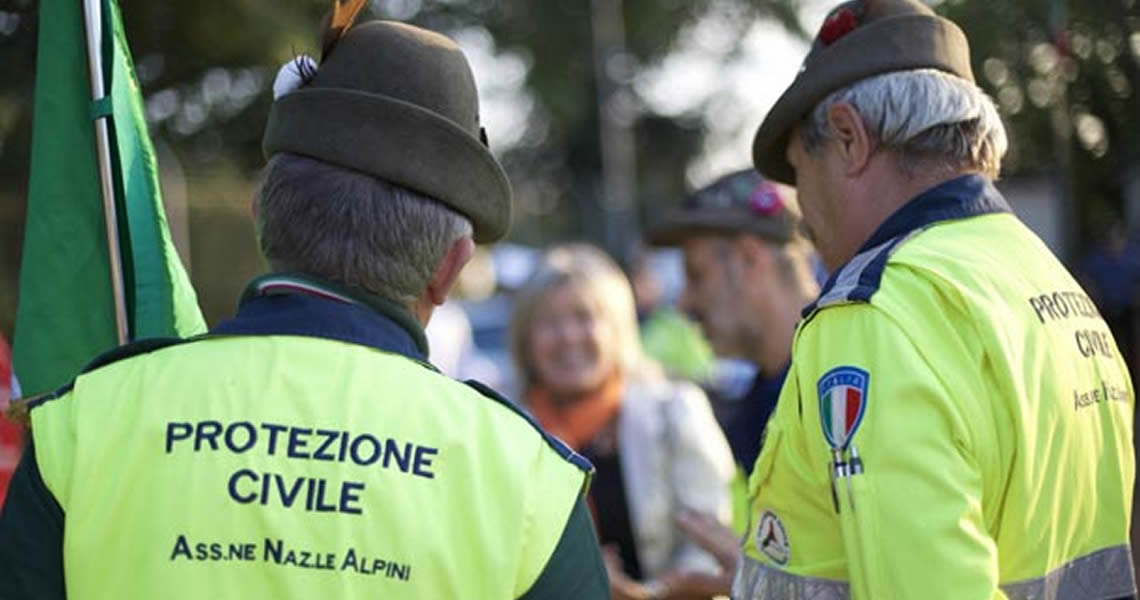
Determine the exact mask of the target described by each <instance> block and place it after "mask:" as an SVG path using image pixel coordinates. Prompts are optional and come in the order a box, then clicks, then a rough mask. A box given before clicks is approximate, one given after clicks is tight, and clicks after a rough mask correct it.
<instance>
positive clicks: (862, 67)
mask: <svg viewBox="0 0 1140 600" xmlns="http://www.w3.org/2000/svg"><path fill="white" fill-rule="evenodd" d="M911 69H938V70H940V71H945V72H947V73H950V74H952V75H956V76H958V77H961V78H963V79H966V80H968V81H970V82H973V81H974V73H973V71H972V70H971V68H970V46H969V44H968V42H967V41H966V35H965V34H964V33H962V30H961V29H959V28H958V26H957V25H955V24H954V22H953V21H950V20H948V19H944V18H942V17H939V16H938V15H936V14H934V12H933V11H931V10H930V9H929V8H927V7H926V6H925V5H924V4H922V3H921V2H918V1H917V0H853V1H852V2H845V3H843V4H840V5H839V6H837V7H836V8H835V9H834V10H832V11H831V13H830V14H828V16H827V19H825V20H824V22H823V26H821V27H820V30H819V33H818V34H816V37H815V42H814V43H813V44H812V48H811V51H810V52H808V55H807V59H805V60H804V64H803V66H802V67H801V68H800V72H799V74H798V75H797V76H796V79H795V80H794V81H792V85H791V86H789V87H788V89H787V90H785V91H784V95H783V96H780V99H779V100H777V101H776V105H775V106H774V107H772V110H771V111H769V112H768V115H767V116H766V117H765V118H764V122H763V123H762V124H761V125H760V129H759V131H757V132H756V139H755V140H754V141H753V143H752V159H753V161H754V162H755V164H756V168H757V169H759V170H760V172H761V173H763V174H764V175H765V176H766V177H768V178H770V179H773V180H775V181H780V182H783V183H787V184H794V183H795V176H796V174H795V170H794V169H792V166H791V165H790V164H788V161H787V158H786V156H785V152H786V150H787V145H788V141H789V139H790V136H791V132H792V128H793V127H796V126H797V125H798V124H799V123H800V121H801V120H802V119H803V118H804V117H805V116H807V114H808V113H809V112H810V111H811V110H812V109H814V108H815V106H816V105H817V104H819V103H820V102H821V101H823V100H824V99H825V98H827V96H828V95H830V94H831V93H832V92H835V91H837V90H839V89H840V88H843V87H845V86H847V85H850V84H852V83H855V82H857V81H860V80H863V79H867V78H869V77H874V76H875V75H881V74H883V73H890V72H892V71H907V70H911Z"/></svg>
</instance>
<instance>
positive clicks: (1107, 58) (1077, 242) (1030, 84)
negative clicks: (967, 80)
mask: <svg viewBox="0 0 1140 600" xmlns="http://www.w3.org/2000/svg"><path fill="white" fill-rule="evenodd" d="M939 10H940V11H941V12H942V13H944V14H945V15H946V16H948V17H950V18H952V19H954V20H955V21H957V22H958V23H960V24H961V25H962V27H963V29H965V30H966V32H967V34H968V35H969V37H970V45H971V49H972V51H973V60H974V73H975V75H976V76H977V78H978V83H979V85H981V86H982V87H983V88H985V89H986V90H987V91H988V92H989V93H990V94H991V95H992V96H993V97H994V98H995V99H996V100H997V102H998V106H999V108H1000V109H1001V112H1002V115H1003V117H1004V118H1005V119H1006V122H1007V123H1008V125H1009V128H1010V134H1011V135H1010V137H1011V142H1012V143H1011V149H1010V154H1009V155H1008V157H1007V159H1006V169H1005V170H1006V172H1009V173H1015V174H1016V173H1026V172H1031V173H1042V174H1047V175H1049V176H1052V177H1055V178H1057V180H1058V181H1057V183H1058V186H1059V188H1060V189H1061V190H1063V192H1064V193H1065V196H1066V198H1065V200H1066V203H1065V207H1064V211H1065V216H1066V217H1067V219H1066V221H1067V222H1066V226H1067V227H1069V228H1070V230H1069V231H1068V232H1067V234H1068V237H1069V240H1068V241H1069V247H1068V250H1069V252H1068V253H1067V254H1068V257H1070V258H1074V257H1075V256H1077V255H1078V254H1077V253H1078V252H1079V251H1080V250H1082V249H1083V246H1085V245H1087V243H1088V242H1089V241H1092V240H1093V236H1095V235H1097V234H1098V233H1099V232H1101V231H1103V229H1104V227H1105V225H1106V223H1105V220H1106V219H1109V218H1120V217H1121V216H1122V215H1123V214H1124V213H1125V212H1126V207H1125V206H1124V202H1125V198H1126V196H1127V195H1128V194H1130V193H1136V192H1135V191H1130V190H1131V186H1134V185H1136V184H1135V181H1134V180H1135V178H1136V177H1137V169H1138V167H1140V162H1138V161H1140V129H1138V126H1140V63H1138V57H1140V7H1138V6H1137V2H1136V0H1101V1H1097V2H1075V1H1071V0H1047V1H1045V2H1040V1H1037V0H1016V1H1010V2H963V1H961V0H950V1H947V2H945V3H942V4H941V5H940V6H939Z"/></svg>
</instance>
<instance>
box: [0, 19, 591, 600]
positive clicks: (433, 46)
mask: <svg viewBox="0 0 1140 600" xmlns="http://www.w3.org/2000/svg"><path fill="white" fill-rule="evenodd" d="M344 4H346V3H345V2H338V10H343V5H344ZM358 4H362V3H358ZM351 20H352V19H351V17H348V18H345V17H344V16H343V15H338V14H337V11H334V15H333V18H332V20H331V23H330V25H329V29H328V31H327V35H326V40H325V44H324V51H323V56H322V59H321V61H320V64H319V65H318V64H316V61H311V60H310V59H298V60H297V61H296V62H295V63H292V64H291V65H288V66H287V67H286V68H285V69H283V71H282V73H283V74H282V76H281V77H279V80H278V82H277V83H278V85H275V88H276V89H275V92H276V95H277V97H276V99H275V101H274V103H273V106H272V109H271V110H270V115H269V123H268V126H267V128H266V133H265V138H264V150H265V154H266V156H267V157H268V159H269V164H268V166H267V167H266V170H265V174H264V178H263V181H262V182H261V185H260V188H259V190H258V191H257V193H256V197H255V199H254V212H255V222H256V228H257V236H258V240H259V242H260V246H261V250H262V252H263V253H264V255H265V257H266V259H267V261H268V263H269V265H270V267H271V269H272V272H271V273H270V274H269V275H266V276H264V277H261V278H259V279H257V280H255V281H254V282H253V283H251V284H250V286H249V288H248V289H247V291H246V293H245V295H244V296H243V297H242V299H241V303H240V306H239V307H238V312H237V315H236V316H235V317H233V318H232V319H230V320H228V321H226V322H224V323H222V324H221V325H220V326H218V327H217V328H216V329H215V330H213V331H212V332H211V333H210V334H208V335H206V336H203V337H200V338H195V339H191V340H160V341H153V340H152V341H149V342H143V343H139V344H134V345H130V346H126V347H124V348H121V349H119V350H118V351H115V352H112V353H111V354H109V355H105V356H103V357H101V358H99V359H97V360H96V361H95V363H94V364H92V365H91V366H90V367H88V368H87V369H86V371H85V372H84V373H83V374H81V375H79V376H78V377H77V378H76V379H75V380H74V382H73V383H72V384H71V385H69V386H67V387H66V388H65V389H63V390H60V391H59V392H57V393H55V394H53V395H50V396H48V397H44V398H41V399H39V400H38V401H35V402H33V403H32V404H31V405H30V418H31V425H32V431H33V438H34V442H33V443H32V444H31V445H29V447H28V449H27V452H26V454H25V456H24V459H23V461H22V464H21V466H20V468H19V471H18V472H17V474H16V476H15V479H14V480H13V483H12V487H11V491H10V494H9V497H8V502H7V504H6V505H5V508H4V512H3V516H2V518H0V539H2V540H3V543H2V544H0V597H4V598H40V599H43V598H63V597H65V595H66V596H67V597H70V598H174V599H178V598H269V597H273V598H326V597H336V598H375V597H383V598H423V599H432V600H435V599H440V598H567V599H569V598H575V599H577V598H591V599H600V598H606V597H608V589H609V588H608V584H607V582H606V576H605V570H604V566H603V564H602V561H601V556H600V551H599V549H598V546H597V538H596V536H595V534H594V531H593V526H592V523H591V518H590V516H589V511H588V508H587V506H586V503H585V501H584V499H583V495H582V492H583V490H584V488H585V486H586V485H587V482H588V479H589V474H590V472H591V469H592V467H591V466H590V465H589V463H588V462H586V461H584V460H583V459H582V458H581V457H579V456H577V455H575V454H574V453H572V452H570V451H569V450H567V449H566V448H565V446H563V445H562V444H561V443H560V442H558V441H556V440H554V439H553V438H550V437H548V436H546V435H545V434H544V433H543V432H542V431H540V430H539V428H538V427H537V425H535V424H533V422H532V421H530V420H529V419H528V418H527V417H525V416H524V415H523V414H522V413H521V412H520V411H519V410H518V409H517V408H515V406H514V405H513V404H512V403H511V402H509V401H507V400H505V399H503V398H501V397H499V396H497V395H495V394H494V393H493V392H491V391H490V390H488V389H485V388H483V387H481V386H479V385H478V384H470V385H465V384H463V383H460V382H457V381H454V380H451V379H448V378H447V377H445V376H443V375H442V374H440V373H438V372H437V371H436V370H435V369H434V368H433V367H432V366H431V365H430V364H428V363H427V359H426V355H427V346H426V342H425V338H424V332H423V326H424V324H425V323H426V322H427V321H428V319H429V318H430V316H431V314H432V311H433V309H434V307H436V306H438V305H440V304H441V303H442V302H443V301H444V299H445V298H446V296H447V294H448V290H449V289H450V288H451V286H452V284H453V283H454V282H455V280H456V277H457V275H458V273H459V271H460V269H461V268H462V267H463V265H464V264H465V263H466V262H467V261H468V259H469V258H470V257H471V255H472V252H473V249H474V245H475V242H490V241H494V240H496V239H499V238H500V237H502V236H503V235H504V233H505V232H506V230H507V227H508V224H509V218H510V210H509V209H510V187H509V185H508V182H507V178H506V176H505V175H504V173H503V171H502V169H501V168H500V166H499V164H498V162H497V161H496V160H495V158H494V157H493V156H492V154H491V153H490V151H489V150H488V148H487V142H486V137H485V135H484V134H483V130H482V128H481V127H480V126H479V115H478V104H477V99H476V91H475V82H474V80H473V78H472V74H471V70H470V68H469V67H468V64H467V60H466V59H465V57H464V55H463V53H462V52H461V51H460V50H459V48H458V47H457V46H456V45H455V44H454V43H453V42H452V41H451V40H449V39H447V38H445V37H443V36H441V35H438V34H436V33H432V32H429V31H426V30H423V29H419V28H416V27H411V26H408V25H403V24H399V23H392V22H384V21H374V22H368V23H364V24H361V25H358V26H355V27H351Z"/></svg>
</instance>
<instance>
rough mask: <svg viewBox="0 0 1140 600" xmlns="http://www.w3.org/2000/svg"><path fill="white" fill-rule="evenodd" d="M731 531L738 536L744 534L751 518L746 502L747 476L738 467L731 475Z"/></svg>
mask: <svg viewBox="0 0 1140 600" xmlns="http://www.w3.org/2000/svg"><path fill="white" fill-rule="evenodd" d="M731 491H732V531H733V533H735V534H736V535H737V536H738V537H742V536H744V534H745V532H747V531H748V524H749V522H750V521H751V520H752V519H751V514H752V507H751V506H750V505H749V503H748V477H747V476H746V475H745V474H744V471H743V470H742V469H741V468H740V467H737V468H736V474H735V475H733V477H732V488H731Z"/></svg>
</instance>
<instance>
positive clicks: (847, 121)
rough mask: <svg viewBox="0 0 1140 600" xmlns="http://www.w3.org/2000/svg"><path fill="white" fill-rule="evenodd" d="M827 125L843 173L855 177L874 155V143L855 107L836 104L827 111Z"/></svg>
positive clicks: (843, 103) (844, 103)
mask: <svg viewBox="0 0 1140 600" xmlns="http://www.w3.org/2000/svg"><path fill="white" fill-rule="evenodd" d="M827 125H828V128H829V129H830V130H831V135H832V137H833V139H834V140H835V142H836V150H837V152H838V155H839V160H840V161H841V162H842V164H843V172H844V173H845V174H846V175H848V176H855V175H858V174H860V173H862V172H863V170H864V169H866V168H867V165H868V164H870V162H871V157H872V156H873V155H874V154H875V149H876V143H875V140H874V139H873V138H872V137H871V133H870V132H869V131H868V130H867V125H866V124H865V123H864V122H863V117H861V116H859V113H858V112H856V110H855V107H854V106H851V105H850V104H848V103H846V102H837V103H835V104H833V105H831V107H830V108H828V109H827Z"/></svg>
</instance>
